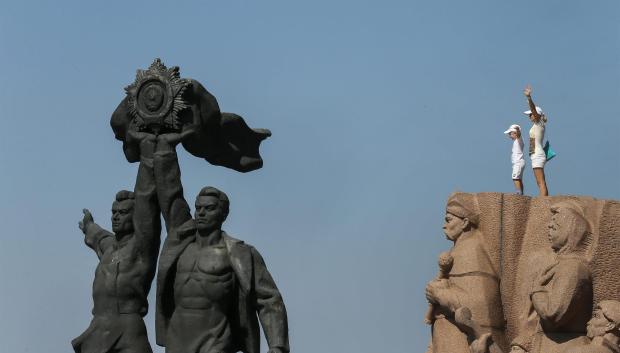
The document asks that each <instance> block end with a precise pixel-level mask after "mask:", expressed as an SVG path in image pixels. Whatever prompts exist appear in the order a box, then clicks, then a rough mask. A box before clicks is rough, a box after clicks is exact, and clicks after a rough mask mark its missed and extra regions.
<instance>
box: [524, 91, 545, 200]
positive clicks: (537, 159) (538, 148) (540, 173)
mask: <svg viewBox="0 0 620 353" xmlns="http://www.w3.org/2000/svg"><path fill="white" fill-rule="evenodd" d="M523 94H525V97H527V103H528V105H529V107H530V109H529V110H527V111H525V112H523V114H525V115H527V116H529V118H530V121H531V122H532V128H531V129H530V159H531V160H532V169H533V170H534V176H535V177H536V184H537V185H538V190H539V195H540V196H548V195H549V190H548V189H547V182H546V180H545V163H546V162H547V154H546V153H545V150H544V145H543V140H544V139H545V124H546V123H547V117H546V116H545V114H544V113H543V110H542V109H541V108H540V107H537V106H536V104H534V101H533V100H532V87H531V86H530V85H527V86H526V87H525V89H524V90H523Z"/></svg>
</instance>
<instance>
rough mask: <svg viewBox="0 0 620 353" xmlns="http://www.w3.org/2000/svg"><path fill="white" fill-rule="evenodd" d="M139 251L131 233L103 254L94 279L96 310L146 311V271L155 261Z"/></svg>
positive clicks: (125, 312) (115, 311) (102, 311)
mask: <svg viewBox="0 0 620 353" xmlns="http://www.w3.org/2000/svg"><path fill="white" fill-rule="evenodd" d="M138 251H139V249H138V248H137V246H136V243H135V239H134V238H133V237H132V238H131V239H129V241H127V242H124V243H119V244H117V245H115V246H114V247H113V248H111V249H109V250H108V251H106V252H105V253H104V254H103V255H102V257H101V259H100V261H99V264H98V265H97V269H96V271H95V280H94V282H93V301H94V309H93V314H95V315H105V314H140V315H145V314H146V310H147V301H146V297H147V294H148V288H149V284H150V283H149V284H147V283H146V282H147V281H149V282H150V280H149V278H147V277H149V276H148V275H147V274H148V272H149V271H152V270H153V266H154V264H151V263H149V262H148V261H146V259H144V258H143V257H141V256H139V254H138Z"/></svg>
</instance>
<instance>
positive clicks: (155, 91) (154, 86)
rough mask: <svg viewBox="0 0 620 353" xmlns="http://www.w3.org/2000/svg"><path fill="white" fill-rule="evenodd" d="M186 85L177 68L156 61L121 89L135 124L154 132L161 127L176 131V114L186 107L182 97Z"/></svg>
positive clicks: (186, 82)
mask: <svg viewBox="0 0 620 353" xmlns="http://www.w3.org/2000/svg"><path fill="white" fill-rule="evenodd" d="M189 85H190V81H189V80H186V79H182V78H181V77H180V74H179V67H178V66H173V67H171V68H167V67H166V65H164V64H163V63H162V62H161V60H160V59H159V58H158V59H155V61H153V63H152V64H151V66H150V67H149V68H148V70H137V72H136V79H135V81H134V82H133V83H132V84H131V85H129V86H127V87H125V91H126V92H127V96H128V98H129V99H128V102H127V103H128V105H129V112H130V114H131V115H132V116H133V118H134V119H135V121H136V124H137V125H138V126H139V127H140V128H141V129H150V130H153V131H155V132H158V131H159V130H161V128H162V127H165V128H168V129H172V130H179V129H180V128H181V123H180V122H179V117H178V113H179V112H180V111H181V110H183V109H186V108H187V107H188V105H187V102H186V101H185V100H184V99H183V93H184V92H185V90H186V89H187V87H188V86H189Z"/></svg>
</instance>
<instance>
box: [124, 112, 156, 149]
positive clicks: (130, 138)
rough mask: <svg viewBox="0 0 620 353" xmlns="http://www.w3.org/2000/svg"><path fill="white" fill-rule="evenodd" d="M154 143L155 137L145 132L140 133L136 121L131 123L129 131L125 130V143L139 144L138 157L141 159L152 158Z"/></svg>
mask: <svg viewBox="0 0 620 353" xmlns="http://www.w3.org/2000/svg"><path fill="white" fill-rule="evenodd" d="M156 141H157V137H156V136H155V135H154V134H152V133H150V132H147V131H140V129H139V128H138V126H137V125H136V121H135V120H132V121H131V123H130V124H129V129H127V142H129V143H137V144H139V145H140V155H141V156H142V157H147V158H150V157H152V154H153V151H154V149H155V143H156Z"/></svg>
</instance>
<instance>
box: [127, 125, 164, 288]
mask: <svg viewBox="0 0 620 353" xmlns="http://www.w3.org/2000/svg"><path fill="white" fill-rule="evenodd" d="M154 149H155V136H153V135H150V134H146V135H145V136H143V137H142V139H141V142H140V165H139V167H138V175H137V177H136V185H135V187H134V197H135V204H134V213H133V224H134V236H135V237H136V239H137V240H138V242H139V244H140V246H139V254H138V255H139V256H142V257H143V259H144V260H145V261H147V262H149V263H150V265H151V266H152V268H153V274H154V269H155V266H156V263H157V255H158V253H159V245H160V241H161V239H160V234H161V220H160V216H159V213H160V210H159V203H158V199H157V189H156V183H155V174H154V171H153V151H154ZM149 283H150V282H149Z"/></svg>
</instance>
